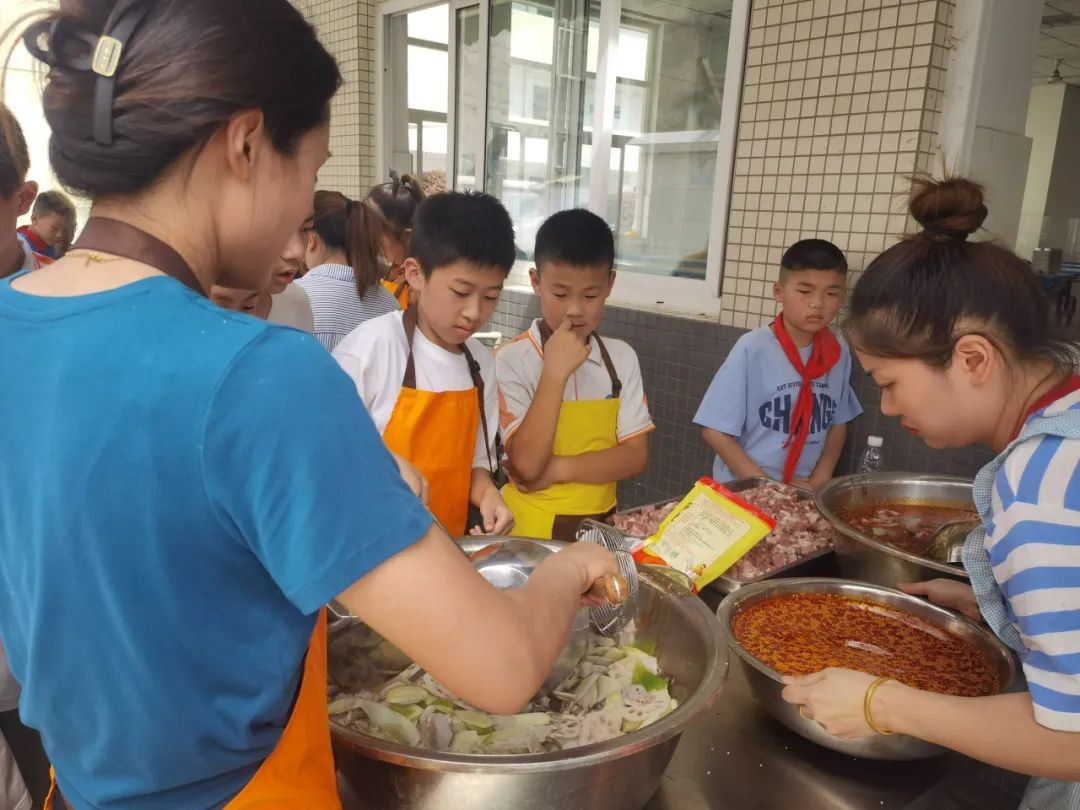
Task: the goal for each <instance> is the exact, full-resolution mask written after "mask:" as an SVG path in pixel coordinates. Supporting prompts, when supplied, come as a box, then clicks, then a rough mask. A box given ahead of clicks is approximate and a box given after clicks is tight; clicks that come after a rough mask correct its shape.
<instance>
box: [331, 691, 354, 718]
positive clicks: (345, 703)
mask: <svg viewBox="0 0 1080 810" xmlns="http://www.w3.org/2000/svg"><path fill="white" fill-rule="evenodd" d="M355 706H356V698H354V697H353V696H352V695H346V696H345V697H342V698H338V699H337V700H335V701H334V702H333V703H331V704H330V705H329V706H327V707H326V711H327V713H328V714H329V715H330V716H331V717H333V716H334V715H336V714H345V712H347V711H350V710H352V709H353V708H354V707H355Z"/></svg>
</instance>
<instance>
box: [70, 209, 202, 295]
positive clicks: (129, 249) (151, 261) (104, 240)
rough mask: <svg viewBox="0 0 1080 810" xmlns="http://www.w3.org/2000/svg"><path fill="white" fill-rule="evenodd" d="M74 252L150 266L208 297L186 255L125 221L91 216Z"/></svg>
mask: <svg viewBox="0 0 1080 810" xmlns="http://www.w3.org/2000/svg"><path fill="white" fill-rule="evenodd" d="M71 249H72V250H94V251H100V252H101V253H111V254H113V255H114V256H122V257H123V258H125V259H131V260H132V261H136V262H142V263H143V264H148V265H150V266H151V267H153V268H155V269H157V270H160V271H161V272H162V273H164V274H165V275H167V276H170V277H172V278H174V279H176V280H177V281H179V282H180V283H181V284H183V285H184V286H186V287H189V288H190V289H191V290H193V291H194V292H197V293H198V294H199V295H201V296H203V297H205V296H206V290H204V289H203V288H202V284H200V283H199V280H198V279H197V278H196V277H195V273H194V272H192V270H191V267H189V266H188V263H187V262H186V261H184V257H183V256H181V255H180V254H179V253H177V252H176V251H175V250H174V249H173V248H172V247H170V246H169V245H167V244H165V243H164V242H162V241H161V240H160V239H158V238H157V237H156V236H151V235H150V234H148V233H147V232H146V231H143V230H141V229H139V228H136V227H135V226H134V225H128V224H127V223H126V222H120V221H119V220H116V219H109V218H107V217H91V218H90V219H89V220H87V222H86V225H85V226H84V227H83V231H82V233H81V234H80V235H79V239H78V241H77V242H76V243H75V244H74V245H72V246H71Z"/></svg>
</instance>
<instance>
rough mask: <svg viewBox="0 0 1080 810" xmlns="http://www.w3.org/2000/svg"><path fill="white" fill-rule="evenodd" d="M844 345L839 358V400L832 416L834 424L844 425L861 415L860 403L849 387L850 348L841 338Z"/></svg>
mask: <svg viewBox="0 0 1080 810" xmlns="http://www.w3.org/2000/svg"><path fill="white" fill-rule="evenodd" d="M841 345H842V346H843V347H844V351H843V354H842V355H841V359H840V401H839V402H838V403H837V404H836V415H835V416H833V421H832V423H833V424H834V425H846V424H847V423H848V422H851V421H852V420H854V419H856V418H857V417H859V416H861V415H862V412H863V409H862V405H861V404H860V403H859V398H858V397H857V396H856V395H855V389H853V388H852V387H851V371H852V362H851V350H850V349H849V348H848V345H847V343H845V342H844V341H843V339H842V338H841Z"/></svg>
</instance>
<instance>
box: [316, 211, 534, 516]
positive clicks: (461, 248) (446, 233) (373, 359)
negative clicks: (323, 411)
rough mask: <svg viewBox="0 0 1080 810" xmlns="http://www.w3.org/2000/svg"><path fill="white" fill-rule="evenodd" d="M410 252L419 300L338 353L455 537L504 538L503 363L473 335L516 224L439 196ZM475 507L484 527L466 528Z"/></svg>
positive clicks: (509, 255)
mask: <svg viewBox="0 0 1080 810" xmlns="http://www.w3.org/2000/svg"><path fill="white" fill-rule="evenodd" d="M409 245H410V248H409V252H410V256H409V258H407V259H406V260H405V262H404V274H405V279H406V281H407V282H408V288H409V289H411V290H413V291H414V292H415V296H416V297H415V302H414V305H413V306H410V307H409V308H408V309H407V310H405V311H404V312H391V313H388V314H386V315H383V316H381V317H378V318H373V319H372V320H370V321H367V322H366V323H364V324H361V326H360V327H359V328H357V329H356V330H355V331H353V332H352V333H350V334H349V335H347V336H346V337H345V338H344V339H343V340H342V341H341V343H340V344H338V346H337V348H336V349H335V350H334V358H335V359H336V360H337V361H338V363H339V364H340V365H341V367H342V368H343V369H344V370H345V371H346V372H347V373H348V375H349V376H350V377H351V378H352V380H353V382H354V383H355V384H356V390H357V392H358V393H359V394H360V398H361V399H362V400H364V404H365V405H366V406H367V409H368V413H370V414H371V417H372V419H373V420H374V422H375V427H376V428H377V429H378V430H379V432H380V433H381V434H382V437H383V441H384V442H386V445H387V447H389V448H390V450H391V451H393V452H394V453H395V454H397V455H398V456H400V457H401V458H404V459H406V460H408V461H409V462H411V463H412V464H413V465H414V466H416V467H417V468H418V469H419V470H420V472H421V473H422V474H423V475H424V477H425V478H426V479H427V482H428V508H430V509H431V511H432V513H433V514H434V515H435V517H437V518H438V519H439V522H441V523H442V524H443V526H445V527H446V529H447V531H448V532H449V533H450V534H451V535H455V536H457V535H463V534H465V533H466V532H467V531H468V532H469V533H472V534H505V533H507V532H508V531H509V529H510V528H511V526H512V525H513V514H512V513H511V512H510V510H509V509H508V508H507V506H506V504H505V503H504V502H503V499H502V496H501V495H500V494H499V490H498V488H496V486H495V483H494V481H493V480H492V471H493V470H494V469H495V467H496V464H497V459H496V458H495V435H496V434H495V432H496V430H497V429H498V394H497V389H496V383H495V368H494V362H493V360H492V358H491V352H490V351H489V350H488V349H487V348H486V347H485V346H484V345H483V344H481V343H480V342H479V341H477V340H475V339H474V338H472V335H473V333H474V332H476V331H477V330H478V329H479V328H480V327H481V326H483V325H484V324H485V323H486V322H487V320H488V319H489V318H490V317H491V313H492V311H493V310H494V309H495V304H496V303H497V302H498V300H499V294H500V293H501V292H502V287H503V283H504V282H505V281H506V275H507V273H509V272H510V268H511V267H512V266H513V264H514V257H515V248H514V230H513V223H512V222H511V221H510V216H509V215H508V214H507V213H506V210H505V209H504V208H503V207H502V205H501V204H500V203H499V202H498V201H497V200H495V199H494V198H493V197H490V196H488V195H486V194H472V193H470V194H462V193H456V192H454V193H448V194H440V195H438V196H435V197H430V198H428V199H427V200H425V201H424V202H423V203H422V204H421V205H420V207H419V209H417V213H416V221H415V225H414V227H413V232H412V238H411V240H410V243H409ZM470 505H472V506H475V507H476V508H477V509H478V510H479V512H480V515H481V523H480V524H478V525H474V526H468V525H467V519H468V511H469V506H470Z"/></svg>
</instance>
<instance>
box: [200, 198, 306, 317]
mask: <svg viewBox="0 0 1080 810" xmlns="http://www.w3.org/2000/svg"><path fill="white" fill-rule="evenodd" d="M310 228H311V220H310V219H309V220H307V221H306V222H305V223H304V224H303V225H302V226H300V229H299V230H298V231H296V233H294V234H293V235H292V236H291V237H290V238H289V241H288V242H286V243H285V248H284V249H283V250H282V251H281V258H280V259H279V260H278V263H277V265H276V266H275V267H274V272H273V274H272V275H271V276H270V284H269V286H267V288H266V289H265V290H261V291H260V290H241V289H237V288H234V287H223V286H222V285H220V284H214V285H213V286H211V287H210V300H211V301H213V302H214V303H215V304H217V305H218V306H219V307H221V308H223V309H229V310H232V311H233V312H244V313H246V314H248V315H254V316H255V317H256V318H261V319H262V320H264V321H270V323H277V324H281V325H282V326H291V327H293V328H294V329H299V330H301V331H303V332H307V333H308V334H309V335H310V334H311V333H312V330H313V329H314V321H313V318H312V315H311V304H310V303H309V301H308V297H307V293H305V292H304V290H303V288H301V287H297V286H296V285H295V284H293V283H292V282H293V280H294V279H295V278H296V276H297V275H298V274H299V273H300V271H301V269H302V268H303V266H304V234H305V233H306V232H307V231H308V230H309V229H310Z"/></svg>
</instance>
